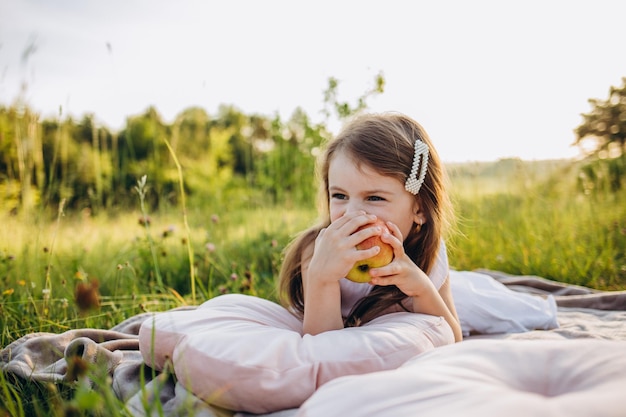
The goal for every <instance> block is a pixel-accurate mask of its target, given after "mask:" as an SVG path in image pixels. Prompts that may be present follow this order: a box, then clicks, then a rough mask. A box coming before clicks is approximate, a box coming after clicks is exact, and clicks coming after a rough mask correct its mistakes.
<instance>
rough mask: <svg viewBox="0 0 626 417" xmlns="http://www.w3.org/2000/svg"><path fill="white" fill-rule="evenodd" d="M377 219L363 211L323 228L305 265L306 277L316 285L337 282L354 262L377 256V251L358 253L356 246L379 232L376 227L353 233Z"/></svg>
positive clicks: (377, 249)
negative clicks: (307, 263)
mask: <svg viewBox="0 0 626 417" xmlns="http://www.w3.org/2000/svg"><path fill="white" fill-rule="evenodd" d="M375 220H376V216H374V215H371V214H366V213H365V212H364V211H357V212H352V213H346V214H344V215H343V216H342V217H340V218H339V219H337V220H335V221H334V222H332V223H331V224H330V225H329V226H328V227H326V228H324V229H322V230H321V231H320V233H319V234H318V236H317V238H316V239H315V247H314V249H313V256H312V257H311V260H310V262H309V265H308V271H307V278H308V279H309V280H313V281H315V282H317V283H324V282H329V283H330V282H337V281H339V280H340V279H341V278H343V277H345V276H346V274H347V273H348V271H350V269H351V268H352V266H354V263H355V262H356V261H360V260H363V259H367V258H370V257H372V256H374V255H376V254H377V253H378V252H379V251H380V248H378V247H377V246H376V247H372V248H370V249H366V250H358V249H357V248H356V245H358V244H359V243H361V242H362V241H364V240H365V239H367V238H369V237H371V236H375V235H377V234H380V233H382V230H380V228H377V227H368V228H365V229H363V230H360V231H358V232H356V230H357V229H358V228H359V227H361V226H363V225H366V224H368V223H372V222H374V221H375Z"/></svg>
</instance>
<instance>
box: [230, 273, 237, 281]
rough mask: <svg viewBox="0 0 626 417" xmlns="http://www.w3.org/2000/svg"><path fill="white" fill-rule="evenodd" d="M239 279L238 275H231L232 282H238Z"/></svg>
mask: <svg viewBox="0 0 626 417" xmlns="http://www.w3.org/2000/svg"><path fill="white" fill-rule="evenodd" d="M237 278H239V277H238V276H237V274H236V273H234V272H233V273H232V274H230V280H231V281H237Z"/></svg>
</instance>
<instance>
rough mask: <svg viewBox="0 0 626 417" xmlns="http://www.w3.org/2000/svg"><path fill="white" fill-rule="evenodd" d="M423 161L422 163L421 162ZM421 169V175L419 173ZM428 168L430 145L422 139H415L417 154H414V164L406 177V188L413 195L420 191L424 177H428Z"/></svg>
mask: <svg viewBox="0 0 626 417" xmlns="http://www.w3.org/2000/svg"><path fill="white" fill-rule="evenodd" d="M420 161H421V164H420ZM418 169H419V176H418V175H417V174H418V172H417V171H418ZM427 169H428V145H426V144H425V143H424V142H422V141H421V140H419V139H418V140H416V141H415V154H414V155H413V166H412V167H411V172H410V173H409V176H408V177H407V179H406V183H405V184H404V188H405V189H406V190H407V191H408V192H410V193H411V194H413V195H417V193H419V191H420V188H422V184H423V183H424V179H425V178H426V170H427Z"/></svg>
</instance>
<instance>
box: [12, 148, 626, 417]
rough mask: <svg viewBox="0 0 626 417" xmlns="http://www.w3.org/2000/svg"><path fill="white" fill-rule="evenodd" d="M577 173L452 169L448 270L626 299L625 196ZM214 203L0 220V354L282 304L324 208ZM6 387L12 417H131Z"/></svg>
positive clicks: (547, 168)
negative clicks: (167, 315) (301, 234)
mask: <svg viewBox="0 0 626 417" xmlns="http://www.w3.org/2000/svg"><path fill="white" fill-rule="evenodd" d="M578 168H579V167H578V163H576V162H573V161H542V162H522V161H519V160H503V161H498V162H493V163H467V164H449V166H448V171H449V176H450V190H451V194H452V196H453V200H454V204H455V208H456V212H457V223H456V225H455V227H454V228H453V230H452V232H451V234H450V236H449V237H448V246H449V257H450V263H451V267H453V268H455V269H458V270H473V269H476V268H489V269H497V270H501V271H505V272H509V273H512V274H534V275H539V276H543V277H546V278H550V279H555V280H559V281H563V282H568V283H574V284H580V285H586V286H590V287H594V288H598V289H626V201H625V196H626V194H624V192H617V193H615V192H613V193H600V192H585V191H584V190H581V189H580V187H579V186H578V185H577V184H578V176H577V172H578ZM149 184H150V183H149V179H148V184H147V185H148V186H149ZM212 201H213V199H211V198H210V196H205V197H204V198H196V199H192V200H190V201H189V202H188V204H187V206H186V207H184V208H181V207H166V208H161V209H159V210H157V211H154V212H152V211H150V209H147V208H146V207H145V206H143V205H142V204H141V202H142V201H141V200H140V198H137V202H136V204H135V206H134V207H129V208H128V209H126V210H118V211H113V210H111V211H100V212H99V213H97V214H93V213H91V212H90V211H88V210H82V211H71V212H70V211H68V212H66V210H65V209H64V208H63V207H62V206H60V207H58V208H57V209H56V211H55V213H56V214H55V215H54V216H51V215H50V214H49V212H48V214H44V212H43V211H42V212H41V213H39V214H35V215H33V216H30V217H28V218H24V217H21V216H20V215H19V214H17V215H11V214H4V215H3V217H2V218H1V219H0V222H1V224H2V228H1V229H0V311H1V313H2V314H1V315H0V330H1V335H0V340H1V343H2V346H6V345H7V344H9V343H10V342H12V341H14V340H16V339H17V338H19V337H21V336H23V335H26V334H28V333H32V332H41V331H43V332H55V333H60V332H63V331H65V330H68V329H74V328H82V327H95V328H110V327H112V326H113V325H115V324H117V323H119V322H121V321H122V320H124V319H126V318H128V317H131V316H133V315H135V314H138V313H140V312H143V311H162V310H166V309H169V308H173V307H177V306H181V305H185V304H199V303H201V302H202V301H204V300H207V299H209V298H211V297H214V296H216V295H219V294H222V293H227V292H241V293H246V294H254V295H258V296H261V297H266V298H270V299H275V297H276V293H275V286H274V284H275V282H274V279H275V277H276V276H277V272H278V269H279V266H280V261H281V252H282V250H283V248H284V247H285V245H286V244H287V242H289V240H290V239H291V238H292V237H293V236H294V234H296V233H297V232H298V231H300V230H302V229H303V228H305V227H306V226H308V225H309V224H311V223H312V222H314V221H315V219H316V210H315V205H314V204H311V206H310V207H305V208H298V207H296V206H291V207H284V206H280V205H272V204H268V205H267V206H264V207H259V206H258V205H255V206H254V207H249V208H246V207H245V206H244V207H242V205H241V204H238V205H236V206H235V207H232V208H231V207H228V206H222V205H221V204H216V203H215V202H212ZM190 260H193V261H192V262H190ZM79 286H80V287H81V288H82V292H79V293H77V292H76V291H77V288H78V287H79ZM93 295H99V297H92V296H93ZM0 378H2V380H0V411H2V410H5V411H3V412H4V414H3V415H42V416H43V415H55V416H57V415H125V414H124V409H123V405H122V404H118V403H117V400H116V399H115V398H114V396H113V395H112V394H111V392H110V390H107V388H106V387H100V388H98V390H99V392H100V390H102V392H100V394H102V395H101V396H100V395H94V394H93V393H92V392H91V391H85V390H81V389H77V390H76V389H70V388H67V387H59V386H53V385H50V384H47V385H43V386H41V385H38V384H33V383H26V382H24V381H14V380H11V379H10V378H9V377H7V376H2V377H0ZM5 378H6V379H5ZM52 403H54V404H57V408H55V409H56V410H57V411H54V410H50V409H49V408H48V406H49V405H50V404H52ZM2 404H4V405H2ZM3 407H4V408H3ZM110 410H115V411H114V412H113V411H110Z"/></svg>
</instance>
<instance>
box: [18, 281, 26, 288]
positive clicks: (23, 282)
mask: <svg viewBox="0 0 626 417" xmlns="http://www.w3.org/2000/svg"><path fill="white" fill-rule="evenodd" d="M17 285H20V286H22V287H23V286H25V285H26V281H25V280H23V279H21V280H19V281H17Z"/></svg>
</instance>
